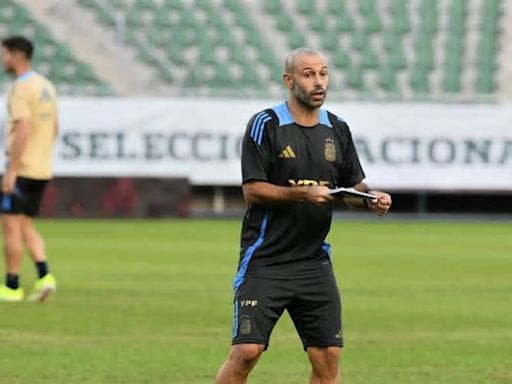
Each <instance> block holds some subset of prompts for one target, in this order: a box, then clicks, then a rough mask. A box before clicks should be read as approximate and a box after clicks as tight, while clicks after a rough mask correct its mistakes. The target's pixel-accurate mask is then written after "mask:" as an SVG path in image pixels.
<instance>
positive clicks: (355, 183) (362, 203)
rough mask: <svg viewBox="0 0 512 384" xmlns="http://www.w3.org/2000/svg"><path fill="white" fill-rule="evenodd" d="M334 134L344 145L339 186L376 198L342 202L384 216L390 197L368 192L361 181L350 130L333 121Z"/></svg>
mask: <svg viewBox="0 0 512 384" xmlns="http://www.w3.org/2000/svg"><path fill="white" fill-rule="evenodd" d="M333 123H334V125H335V128H336V132H337V133H338V134H339V135H340V141H341V142H343V143H345V147H344V156H343V158H344V162H343V166H342V169H341V170H340V173H341V174H342V175H343V177H342V178H341V180H339V185H342V186H352V188H354V189H356V190H358V191H361V192H366V193H371V194H373V195H375V196H376V198H375V199H372V200H368V199H362V198H359V197H345V198H344V199H343V202H344V203H345V204H346V205H347V206H349V207H351V208H367V209H369V210H370V211H373V212H375V213H376V214H377V215H379V216H381V215H384V214H386V213H387V212H388V211H389V208H390V207H391V196H390V195H389V194H387V193H385V192H381V191H375V190H370V188H369V187H368V185H367V184H366V183H363V181H362V180H364V178H365V174H364V171H363V168H362V167H361V163H360V162H359V156H358V155H357V151H356V147H355V145H354V141H353V139H352V134H351V133H350V129H349V127H348V125H347V124H346V123H345V122H340V120H339V119H336V120H334V121H333Z"/></svg>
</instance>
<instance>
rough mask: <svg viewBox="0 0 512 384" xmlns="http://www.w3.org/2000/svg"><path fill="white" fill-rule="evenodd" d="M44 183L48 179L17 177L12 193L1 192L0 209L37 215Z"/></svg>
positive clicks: (9, 212)
mask: <svg viewBox="0 0 512 384" xmlns="http://www.w3.org/2000/svg"><path fill="white" fill-rule="evenodd" d="M46 184H48V180H34V179H28V178H26V177H17V178H16V187H15V191H14V193H13V194H11V195H7V194H5V193H1V200H0V203H1V204H0V211H1V212H2V213H5V214H12V215H19V214H22V215H26V216H30V217H34V216H37V214H38V213H39V206H40V205H41V200H42V199H43V193H44V189H45V187H46Z"/></svg>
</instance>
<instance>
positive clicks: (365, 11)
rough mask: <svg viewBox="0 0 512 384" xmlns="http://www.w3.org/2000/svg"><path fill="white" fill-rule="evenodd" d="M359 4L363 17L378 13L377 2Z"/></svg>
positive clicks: (365, 0) (372, 0) (374, 0)
mask: <svg viewBox="0 0 512 384" xmlns="http://www.w3.org/2000/svg"><path fill="white" fill-rule="evenodd" d="M357 3H358V9H359V12H360V13H361V15H364V16H369V15H372V14H374V13H376V12H377V6H376V0H359V1H358V2H357Z"/></svg>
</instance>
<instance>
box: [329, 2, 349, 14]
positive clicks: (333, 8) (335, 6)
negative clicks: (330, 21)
mask: <svg viewBox="0 0 512 384" xmlns="http://www.w3.org/2000/svg"><path fill="white" fill-rule="evenodd" d="M346 12H347V10H346V8H345V2H343V1H340V0H328V1H327V13H329V14H331V15H334V16H336V17H338V16H341V15H342V14H346Z"/></svg>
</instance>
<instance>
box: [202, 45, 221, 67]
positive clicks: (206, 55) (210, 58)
mask: <svg viewBox="0 0 512 384" xmlns="http://www.w3.org/2000/svg"><path fill="white" fill-rule="evenodd" d="M216 61H217V60H216V58H215V49H214V48H213V47H209V46H203V47H201V48H200V50H199V63H201V64H215V63H216Z"/></svg>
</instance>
